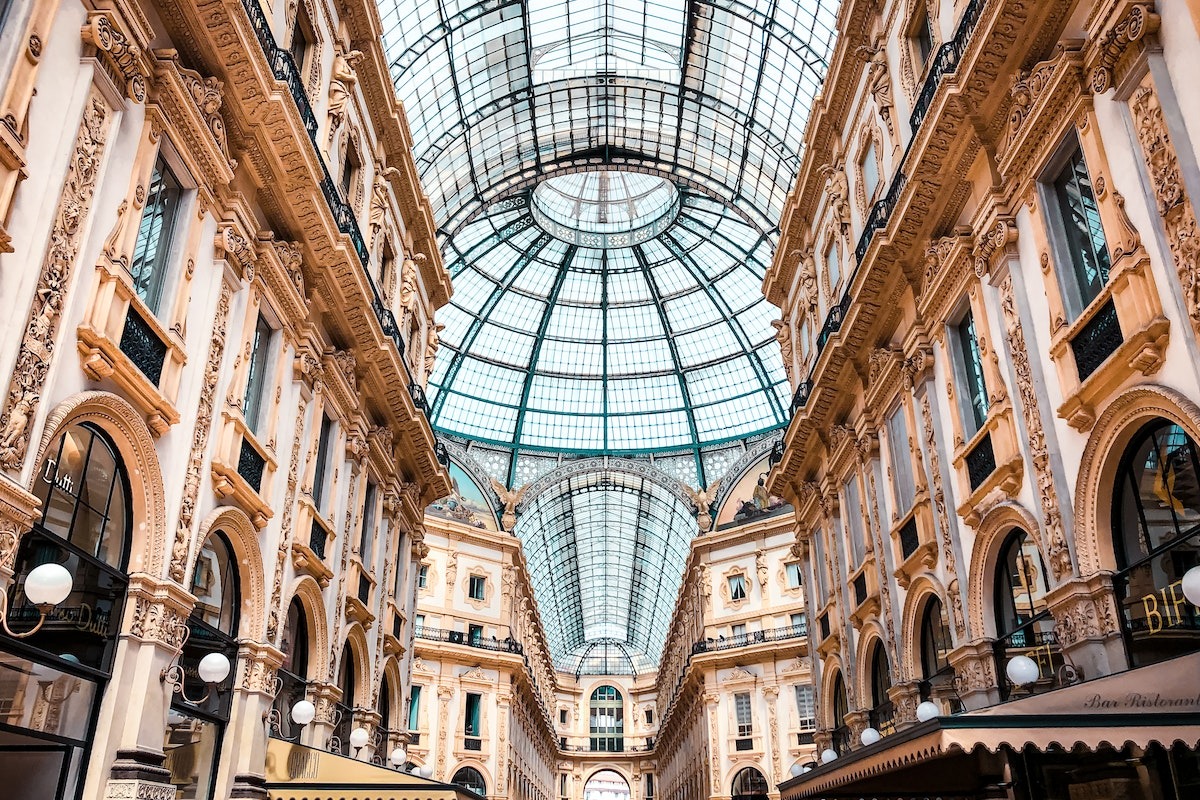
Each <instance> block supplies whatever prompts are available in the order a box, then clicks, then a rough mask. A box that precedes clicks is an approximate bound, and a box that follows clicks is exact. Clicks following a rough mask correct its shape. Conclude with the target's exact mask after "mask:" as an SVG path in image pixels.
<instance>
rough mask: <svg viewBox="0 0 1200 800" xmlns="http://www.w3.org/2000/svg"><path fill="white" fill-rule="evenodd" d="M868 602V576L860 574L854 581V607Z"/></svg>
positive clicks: (863, 573)
mask: <svg viewBox="0 0 1200 800" xmlns="http://www.w3.org/2000/svg"><path fill="white" fill-rule="evenodd" d="M865 602H867V574H866V573H865V572H860V573H859V574H858V577H856V578H855V579H854V605H855V606H856V607H857V606H861V605H862V604H863V603H865Z"/></svg>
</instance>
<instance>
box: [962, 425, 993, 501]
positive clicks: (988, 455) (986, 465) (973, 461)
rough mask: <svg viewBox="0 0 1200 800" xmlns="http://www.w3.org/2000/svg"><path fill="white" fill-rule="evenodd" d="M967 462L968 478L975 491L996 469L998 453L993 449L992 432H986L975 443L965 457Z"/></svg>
mask: <svg viewBox="0 0 1200 800" xmlns="http://www.w3.org/2000/svg"><path fill="white" fill-rule="evenodd" d="M964 460H965V461H966V462H967V478H968V479H969V480H970V482H971V490H972V491H974V490H975V489H978V488H979V487H980V486H982V485H983V482H984V481H986V480H987V479H988V477H989V476H990V475H991V474H992V473H993V472H995V471H996V454H995V452H994V451H993V450H992V434H991V433H986V434H984V436H983V438H982V439H980V440H979V441H978V442H976V443H975V446H974V447H972V448H971V450H970V452H969V453H967V455H966V458H965V459H964Z"/></svg>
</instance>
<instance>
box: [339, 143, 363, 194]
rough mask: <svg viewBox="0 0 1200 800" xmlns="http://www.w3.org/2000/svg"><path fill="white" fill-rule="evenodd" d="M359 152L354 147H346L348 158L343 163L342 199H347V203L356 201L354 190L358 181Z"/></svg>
mask: <svg viewBox="0 0 1200 800" xmlns="http://www.w3.org/2000/svg"><path fill="white" fill-rule="evenodd" d="M358 170H359V161H358V152H357V151H356V150H355V149H354V148H353V147H347V148H346V160H345V162H344V163H343V164H342V182H341V187H342V199H343V200H345V201H346V205H350V204H351V203H352V202H354V197H353V194H352V190H353V189H354V187H355V184H357V183H358Z"/></svg>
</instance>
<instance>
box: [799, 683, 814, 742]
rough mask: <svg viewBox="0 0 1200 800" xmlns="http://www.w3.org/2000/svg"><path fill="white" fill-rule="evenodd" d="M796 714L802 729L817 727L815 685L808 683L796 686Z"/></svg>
mask: <svg viewBox="0 0 1200 800" xmlns="http://www.w3.org/2000/svg"><path fill="white" fill-rule="evenodd" d="M796 716H797V718H798V719H799V722H800V730H802V731H812V730H816V729H817V707H816V702H815V700H814V698H813V687H811V686H809V685H807V684H805V685H803V686H797V687H796Z"/></svg>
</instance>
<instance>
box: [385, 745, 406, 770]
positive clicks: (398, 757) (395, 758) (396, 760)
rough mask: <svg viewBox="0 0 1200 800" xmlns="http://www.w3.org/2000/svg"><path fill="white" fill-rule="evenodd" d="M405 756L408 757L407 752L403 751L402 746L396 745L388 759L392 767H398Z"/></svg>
mask: <svg viewBox="0 0 1200 800" xmlns="http://www.w3.org/2000/svg"><path fill="white" fill-rule="evenodd" d="M406 758H408V753H406V752H404V748H403V747H397V748H396V749H395V750H393V751H392V755H391V756H390V758H389V760H390V761H391V762H392V766H393V767H396V768H397V769H399V768H400V765H401V764H403V763H404V760H405V759H406Z"/></svg>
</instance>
